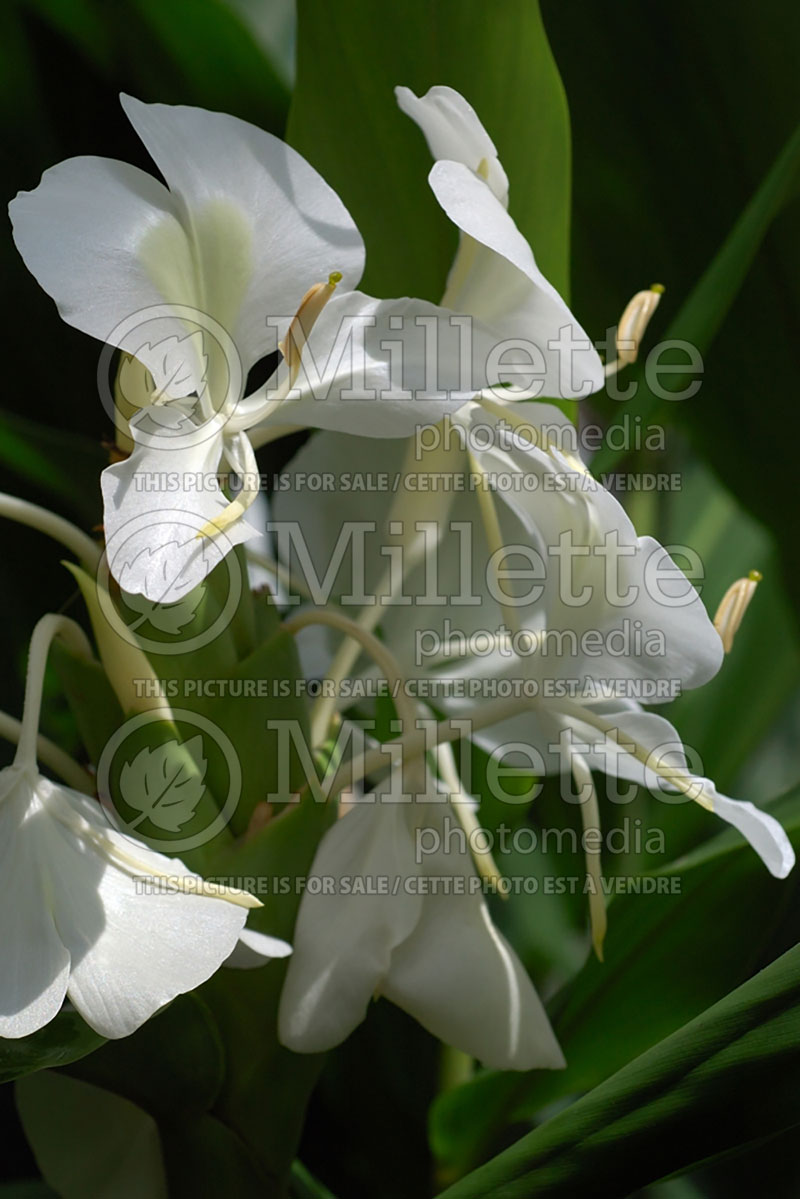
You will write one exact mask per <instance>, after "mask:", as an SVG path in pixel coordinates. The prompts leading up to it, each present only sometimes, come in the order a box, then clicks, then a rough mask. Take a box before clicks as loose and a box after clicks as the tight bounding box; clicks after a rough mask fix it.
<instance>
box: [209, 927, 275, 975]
mask: <svg viewBox="0 0 800 1199" xmlns="http://www.w3.org/2000/svg"><path fill="white" fill-rule="evenodd" d="M291 952H292V947H291V945H288V944H287V943H286V941H281V940H280V938H279V937H270V936H268V935H267V933H259V932H256V930H255V929H254V928H243V929H242V931H241V933H240V934H239V940H238V941H237V942H236V944H235V946H234V948H233V952H232V953H231V954H230V955H229V957H227V958H226V959H225V961H224V962H223V965H224V966H229V967H231V968H232V969H234V970H255V969H256V967H258V966H265V965H266V964H267V962H271V961H272V960H273V958H286V957H288V956H289V954H290V953H291Z"/></svg>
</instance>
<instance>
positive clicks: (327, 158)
mask: <svg viewBox="0 0 800 1199" xmlns="http://www.w3.org/2000/svg"><path fill="white" fill-rule="evenodd" d="M298 22H299V23H298V53H297V86H296V89H295V93H294V96H293V99H292V107H291V110H290V114H289V126H288V136H289V140H290V141H291V142H292V144H293V145H294V146H295V147H296V148H297V149H298V150H299V151H300V152H301V153H302V154H304V155H305V156H306V157H307V158H308V159H309V161H310V162H311V163H312V164H313V165H314V166H315V167H316V168H317V170H319V171H320V172H321V173H322V174H323V175H324V177H325V178H326V179H327V180H328V182H329V183H330V184H331V186H332V187H334V188H335V189H336V190H337V191H338V192H339V194H340V195H341V197H342V199H343V200H344V202H345V204H347V206H348V208H349V209H350V211H351V213H352V215H353V217H354V219H355V221H356V223H357V224H358V226H359V228H360V229H361V232H362V234H363V235H364V239H365V241H366V246H367V270H366V274H365V277H364V287H365V290H367V291H370V292H373V293H374V294H377V295H384V296H391V295H417V296H422V297H424V298H426V299H431V300H434V301H436V300H438V299H440V297H441V295H442V292H443V290H444V283H445V279H446V276H447V271H448V268H449V264H450V261H451V259H452V255H453V252H454V249H455V244H456V235H455V231H454V229H453V228H452V226H451V225H450V223H449V222H448V220H447V219H446V218H445V216H444V214H443V213H441V212H440V210H439V208H438V205H437V203H436V201H435V200H434V198H433V195H432V194H431V192H430V189H429V188H428V184H427V176H428V172H429V170H430V167H431V160H430V154H429V151H428V148H427V146H426V144H425V141H424V138H423V137H422V134H421V133H420V131H419V130H418V129H417V127H416V125H414V123H413V122H412V121H410V120H409V118H408V117H406V116H404V115H403V114H402V113H401V112H400V110H399V109H398V108H397V105H396V103H395V99H394V92H393V89H394V87H395V86H396V85H397V84H405V85H406V86H408V87H410V88H412V90H414V91H415V92H416V93H417V94H418V95H419V94H421V93H422V92H425V91H427V89H428V88H429V87H431V86H432V85H435V84H448V85H449V86H451V87H454V88H456V89H457V90H458V91H460V92H462V93H463V95H464V96H466V98H467V100H469V102H470V103H471V104H472V105H473V107H474V108H475V109H476V111H477V113H478V115H479V116H480V118H481V120H482V121H483V123H484V125H485V126H486V128H487V130H488V131H489V134H490V135H491V137H492V139H493V140H494V142H495V144H496V146H497V149H498V152H499V155H500V159H501V161H502V163H503V165H504V167H505V169H506V172H507V173H508V175H509V178H510V179H511V196H510V211H511V214H512V216H513V217H514V219H515V220H516V221H517V223H518V225H519V227H520V229H521V230H522V232H523V233H524V234H525V235H526V237H528V238H529V239H530V241H531V243H532V245H533V247H534V250H535V252H536V256H537V259H538V261H539V264H540V266H541V267H542V270H543V271H544V273H545V275H547V277H548V278H549V279H550V280H551V282H552V283H553V284H554V285H555V286H556V287H558V288H559V290H561V291H562V292H563V291H565V289H566V288H567V286H568V282H569V280H568V274H567V262H568V243H569V207H570V161H569V118H568V114H567V105H566V99H565V96H564V90H563V88H562V86H561V80H560V78H559V75H558V71H557V69H556V66H555V63H554V61H553V57H552V54H551V53H550V47H549V45H548V42H547V37H546V35H545V32H544V27H543V25H542V20H541V16H540V13H539V6H538V4H537V3H535V2H534V0H503V3H502V4H497V5H494V6H493V8H492V12H491V18H489V17H487V10H486V5H485V3H484V2H483V0H404V3H403V4H402V5H391V4H390V5H385V4H384V5H376V4H374V3H371V0H340V2H339V3H337V4H329V3H326V0H299V4H298ZM410 30H417V31H419V35H418V36H409V31H410ZM423 30H424V34H423V33H422V31H423ZM335 265H336V264H335V263H333V262H332V263H331V268H332V269H333V268H335Z"/></svg>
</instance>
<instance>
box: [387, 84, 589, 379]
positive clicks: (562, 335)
mask: <svg viewBox="0 0 800 1199" xmlns="http://www.w3.org/2000/svg"><path fill="white" fill-rule="evenodd" d="M395 95H396V97H397V102H398V104H399V106H400V108H401V109H402V111H403V112H404V113H406V114H407V115H408V116H410V117H411V118H412V120H414V121H416V123H417V125H419V127H420V129H421V130H422V132H423V134H424V135H425V138H426V140H427V142H428V146H429V148H430V151H431V154H432V155H433V157H434V159H436V162H435V163H434V166H433V167H432V169H431V172H430V174H429V176H428V182H429V183H430V186H431V189H432V191H433V193H434V195H435V196H436V199H437V200H438V202H439V204H440V205H441V207H442V208H443V209H444V211H445V212H446V213H447V216H448V217H449V218H450V220H451V221H452V222H453V223H454V224H455V225H456V226H457V227H458V229H459V230H460V244H459V250H458V254H457V255H456V258H455V260H454V262H453V266H452V269H451V271H450V276H449V278H448V282H447V290H446V292H445V295H444V298H443V299H442V303H443V304H444V306H445V307H447V308H454V309H456V310H457V311H458V312H466V313H470V314H472V315H473V316H474V317H476V318H478V319H479V320H480V321H482V322H483V323H484V324H486V325H488V326H489V327H490V328H491V329H493V330H494V331H495V332H496V334H497V337H498V340H507V339H508V340H511V341H513V340H515V339H520V341H521V343H522V345H523V346H526V347H528V348H530V347H531V346H532V347H533V348H534V355H533V360H532V359H531V357H530V356H529V355H526V353H525V351H524V350H523V353H522V355H521V356H517V357H516V359H515V356H514V349H513V346H511V345H510V346H509V348H508V350H507V351H506V352H505V354H504V359H503V360H504V362H505V363H510V362H514V361H515V360H516V361H518V362H522V363H525V364H526V365H527V364H528V363H532V362H533V361H535V365H536V368H537V369H536V378H537V388H538V390H537V391H536V394H538V395H541V396H550V397H555V396H560V397H561V398H563V399H574V398H581V397H583V396H587V395H590V394H591V393H592V392H593V391H598V390H599V389H600V388H601V387H603V385H604V381H605V376H604V370H603V366H602V363H601V361H600V358H599V356H598V354H597V352H596V350H595V349H594V347H593V345H592V342H591V340H590V338H589V337H588V336H587V334H586V333H585V332H584V330H583V329H582V328H581V326H580V325H579V324H578V322H577V321H576V320H575V317H574V316H573V315H572V313H571V312H570V310H569V308H568V307H567V305H566V304H565V303H564V301H563V300H562V298H561V296H560V295H559V294H558V292H557V291H556V289H555V288H554V287H553V286H552V284H551V283H549V282H548V280H547V279H545V277H544V275H543V274H542V272H541V271H540V270H539V268H538V266H537V265H536V260H535V258H534V256H533V251H532V250H531V247H530V245H529V244H528V242H527V241H526V239H525V238H524V237H523V235H522V234H521V233H520V231H519V229H518V228H517V226H516V225H515V223H514V221H513V219H512V218H511V216H510V215H509V213H508V191H509V188H508V178H507V176H506V173H505V171H504V170H503V167H502V165H501V164H500V161H499V159H498V157H497V150H496V149H495V146H494V143H493V141H492V139H491V138H490V136H489V134H488V133H487V132H486V130H485V129H484V127H483V125H482V124H481V121H480V119H479V117H478V115H477V113H476V112H475V111H474V109H473V108H472V106H471V105H470V104H469V103H468V102H467V101H466V100H465V99H464V97H463V96H462V95H460V94H459V93H458V92H457V91H454V90H453V88H450V87H432V88H431V89H430V90H429V91H428V92H426V94H425V95H424V96H422V97H418V96H415V95H414V93H413V92H412V91H410V90H409V88H407V87H398V88H395ZM536 351H538V352H536ZM489 382H490V383H491V382H493V380H490V381H489Z"/></svg>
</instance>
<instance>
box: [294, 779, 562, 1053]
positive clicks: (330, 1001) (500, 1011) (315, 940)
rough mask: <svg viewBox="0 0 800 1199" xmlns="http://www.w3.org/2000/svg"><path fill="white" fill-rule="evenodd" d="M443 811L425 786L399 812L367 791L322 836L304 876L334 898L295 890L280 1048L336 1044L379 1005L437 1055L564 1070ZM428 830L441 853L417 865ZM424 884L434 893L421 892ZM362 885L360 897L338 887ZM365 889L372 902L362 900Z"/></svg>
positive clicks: (438, 797) (381, 794) (388, 798)
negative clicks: (391, 1008) (454, 1052)
mask: <svg viewBox="0 0 800 1199" xmlns="http://www.w3.org/2000/svg"><path fill="white" fill-rule="evenodd" d="M449 810H450V804H449V802H448V801H447V800H446V798H445V797H444V796H443V795H442V794H438V793H437V792H436V790H435V788H434V787H433V784H431V783H429V784H428V789H427V792H426V793H425V794H424V795H422V796H417V797H414V799H413V800H411V801H410V802H402V801H398V799H397V798H396V797H394V796H393V795H392V794H391V793H389V792H386V791H383V790H380V789H379V790H378V791H377V792H376V793H374V794H370V795H366V796H364V797H362V798H360V799H359V800H358V802H355V803H353V804H352V806H351V807H350V810H349V811H348V812H347V814H346V815H344V816H342V817H341V818H340V819H339V820H337V821H336V823H335V824H334V825H333V827H332V828H331V829H329V831H328V832H327V833H326V834H325V836H324V837H323V839H322V841H321V842H320V845H319V848H318V850H317V854H316V857H315V859H314V864H313V867H312V873H313V874H314V875H319V876H321V877H323V878H325V879H331V878H332V879H333V880H334V891H333V894H330V893H327V892H326V893H324V894H323V893H322V891H319V892H315V891H311V890H306V892H305V894H304V896H303V900H302V903H301V905H300V912H299V915H298V920H297V925H296V928H295V933H294V954H293V956H292V960H291V962H290V964H289V971H288V974H287V977H286V982H285V985H284V988H283V993H282V995H281V1004H280V1012H279V1036H280V1039H281V1041H282V1042H283V1043H284V1044H285V1045H287V1046H288V1047H289V1048H290V1049H293V1050H295V1051H296V1052H301V1053H314V1052H320V1051H322V1050H325V1049H330V1048H332V1047H333V1046H334V1045H338V1044H339V1043H340V1042H341V1041H343V1040H344V1039H345V1037H347V1036H348V1035H349V1034H350V1033H351V1032H352V1031H353V1029H354V1028H356V1026H357V1025H358V1024H360V1023H361V1021H362V1020H363V1019H364V1017H365V1016H366V1013H367V1009H368V1007H369V1003H370V1000H371V999H373V998H375V997H377V996H379V995H383V996H384V997H385V998H386V999H389V1000H390V1001H391V1002H392V1003H396V1004H397V1005H398V1006H399V1007H401V1008H403V1010H404V1011H406V1012H408V1013H409V1014H410V1015H411V1016H413V1017H414V1018H415V1019H416V1020H418V1021H419V1023H420V1024H422V1025H423V1027H425V1028H426V1029H427V1030H428V1031H429V1032H431V1033H432V1034H433V1035H434V1036H436V1037H438V1038H439V1039H440V1040H442V1041H445V1042H446V1043H447V1044H450V1045H454V1046H456V1047H457V1048H458V1049H461V1050H462V1051H463V1052H465V1053H468V1054H470V1055H471V1056H473V1057H476V1058H478V1059H479V1060H480V1061H482V1062H483V1063H484V1064H485V1065H487V1066H492V1067H495V1068H497V1069H504V1070H529V1069H533V1068H534V1067H538V1068H553V1069H557V1068H560V1067H562V1066H563V1065H564V1059H563V1056H562V1054H561V1050H560V1049H559V1047H558V1044H557V1042H556V1039H555V1036H554V1034H553V1032H552V1029H551V1028H550V1024H549V1021H548V1019H547V1016H546V1015H545V1012H544V1009H543V1007H542V1005H541V1002H540V1000H539V998H538V996H537V994H536V991H535V990H534V988H533V985H532V983H531V981H530V979H529V978H528V976H527V974H526V973H525V970H524V968H523V967H522V964H521V963H520V961H519V959H518V958H517V955H516V954H515V952H514V950H513V949H512V948H511V946H510V945H509V944H508V942H507V941H506V940H505V938H504V937H503V935H502V934H501V933H500V932H499V931H498V929H497V928H496V927H495V925H494V924H493V922H492V919H491V916H490V915H489V910H488V908H487V906H486V902H485V900H484V899H483V897H482V895H481V893H480V886H479V885H476V884H479V880H478V877H477V875H476V874H475V870H474V866H473V864H472V860H471V857H470V855H469V853H468V851H467V850H466V848H465V845H464V844H463V843H461V844H459V843H458V842H457V843H456V846H455V847H453V846H447V845H445V844H444V843H443V840H442V837H441V828H442V823H443V821H444V817H445V813H447V812H448V811H449ZM425 829H428V830H431V831H432V832H433V835H434V836H435V837H436V838H438V843H439V845H440V848H439V849H438V850H436V852H431V853H426V854H425V855H424V860H423V863H422V864H420V862H419V860H418V857H419V855H418V851H417V849H416V846H417V843H418V837H419V836H420V834H422V835H424V830H425ZM428 875H435V876H436V877H437V879H438V880H439V881H438V884H437V886H436V887H435V888H426V885H425V884H426V879H427V876H428ZM344 879H349V880H350V882H351V884H352V882H353V880H362V881H363V883H364V888H365V890H364V891H363V892H360V893H359V892H358V891H357V889H356V888H353V887H352V885H351V887H350V888H349V890H350V893H349V894H348V893H347V889H346V888H345V887H344V886H340V885H339V884H340V881H341V880H344ZM367 888H370V890H371V891H372V892H374V893H367V890H366V889H367Z"/></svg>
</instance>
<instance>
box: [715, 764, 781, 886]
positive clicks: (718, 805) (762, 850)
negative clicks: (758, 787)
mask: <svg viewBox="0 0 800 1199" xmlns="http://www.w3.org/2000/svg"><path fill="white" fill-rule="evenodd" d="M702 782H703V784H704V785H703V792H704V794H705V795H706V797H707V798H709V799H710V800H711V801H712V803H713V804H714V814H715V815H716V816H720V817H722V819H723V820H727V822H728V824H732V825H733V827H734V828H737V829H738V830H739V832H740V833H741V834H742V836H743V837H745V838H746V840H747V841H749V842H750V844H751V845H752V847H753V849H754V850H755V851H756V853H757V854H758V856H759V857H760V858H761V860H762V862H763V863H764V865H765V866H766V868H767V870H769V872H770V874H772V875H774V877H775V878H786V875H787V874H788V873H789V871H790V870H791V869H792V867H793V866H794V860H795V856H794V850H793V848H792V844H791V842H790V840H789V838H788V837H787V836H786V833H785V832H784V830H783V828H782V827H781V825H780V824H779V823H778V821H777V820H776V819H775V817H774V816H770V815H769V814H768V813H767V812H762V811H761V809H760V808H757V807H755V805H754V804H751V803H747V802H746V801H744V800H740V799H728V797H727V796H725V795H720V793H719V792H718V791H717V789H716V787H715V786H714V784H713V783H712V782H711V780H710V779H703V780H702Z"/></svg>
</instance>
